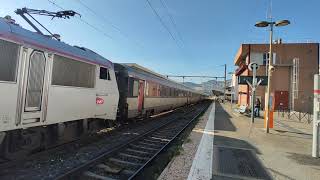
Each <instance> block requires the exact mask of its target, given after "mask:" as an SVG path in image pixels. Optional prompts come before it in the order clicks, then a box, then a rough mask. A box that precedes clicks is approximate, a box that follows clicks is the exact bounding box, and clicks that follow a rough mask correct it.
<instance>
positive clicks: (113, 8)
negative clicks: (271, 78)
mask: <svg viewBox="0 0 320 180" xmlns="http://www.w3.org/2000/svg"><path fill="white" fill-rule="evenodd" d="M1 1H2V2H1V6H0V16H2V17H3V16H5V15H11V16H12V17H13V18H14V19H15V20H16V21H17V23H19V24H20V25H22V26H23V27H25V28H27V29H31V28H30V27H29V26H28V25H27V24H26V22H25V21H24V20H23V19H22V18H21V17H18V16H17V15H15V14H14V12H13V11H14V10H15V9H16V8H21V7H28V8H34V9H46V10H49V11H58V10H60V9H59V8H58V7H56V6H54V5H53V4H52V3H50V2H49V1H47V0H24V1H22V0H10V1H9V0H6V1H4V0H1ZM51 1H53V2H55V3H56V4H58V5H59V6H61V7H63V8H64V9H72V10H74V11H76V12H78V13H80V14H81V15H82V19H83V20H84V21H86V22H88V23H90V24H91V25H93V26H94V27H96V28H98V29H99V31H97V30H95V29H93V28H92V27H90V26H88V25H87V24H85V23H83V22H82V21H80V20H79V18H71V19H54V20H51V19H50V18H49V17H39V16H36V18H37V19H38V20H39V21H40V22H41V23H43V24H44V25H45V26H46V27H47V28H48V29H50V30H51V31H52V32H54V33H58V34H60V35H61V37H62V40H63V41H65V42H67V43H69V44H71V45H79V46H85V47H87V48H90V49H92V50H94V51H96V52H98V53H99V54H101V55H103V56H104V57H106V58H108V59H110V60H111V61H113V62H135V63H138V64H140V65H143V66H145V67H148V68H150V69H152V70H154V71H156V72H159V73H161V74H179V75H211V76H222V75H223V67H222V66H221V65H223V64H225V63H226V64H227V65H228V72H231V71H232V70H233V69H234V65H233V58H234V56H235V54H236V52H237V50H238V48H239V46H240V44H241V43H265V42H267V40H268V31H267V29H263V28H256V27H254V24H255V22H256V21H259V20H265V19H266V18H267V11H268V8H269V2H270V0H162V1H163V2H165V4H166V5H167V7H168V11H169V13H170V14H171V15H172V17H173V19H174V22H175V24H176V28H175V27H174V25H173V24H172V23H171V20H170V17H169V15H168V13H167V10H166V9H165V8H164V7H163V6H162V4H161V0H149V1H150V3H151V4H152V6H153V7H154V8H155V10H156V11H157V12H158V14H159V15H160V16H161V18H162V19H163V22H164V23H165V25H166V26H167V27H168V29H170V32H171V33H172V35H173V38H174V39H175V40H173V38H172V37H171V35H170V34H169V33H168V31H167V30H166V29H165V28H164V27H163V26H162V24H161V22H160V21H159V19H158V18H157V17H156V15H155V14H154V13H153V11H152V9H151V8H150V7H149V5H148V3H147V0H80V1H81V2H82V3H83V4H85V5H87V6H88V7H90V8H91V9H93V10H94V11H95V13H96V14H98V15H99V16H96V15H95V14H94V13H92V12H90V11H89V10H88V9H86V8H85V7H84V6H83V5H82V4H81V3H79V0H51ZM319 7H320V2H319V1H317V0H308V1H301V0H281V1H279V0H278V1H273V2H272V16H273V17H274V19H289V20H290V21H291V24H290V26H286V27H281V28H276V29H275V34H274V37H275V38H282V39H283V41H284V42H301V41H302V42H306V41H313V42H318V41H319V39H320V38H319V37H320V35H319V32H320V28H319V27H320V21H318V20H317V18H318V16H319V14H318V8H319ZM115 27H116V28H115ZM119 29H120V31H119ZM177 31H178V33H177ZM179 34H180V35H181V38H180V36H179ZM181 40H182V41H181ZM186 81H197V82H199V81H204V79H202V80H198V79H195V78H190V79H186Z"/></svg>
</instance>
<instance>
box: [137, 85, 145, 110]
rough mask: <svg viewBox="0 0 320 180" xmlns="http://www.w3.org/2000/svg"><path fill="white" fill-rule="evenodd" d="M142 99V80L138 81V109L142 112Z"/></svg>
mask: <svg viewBox="0 0 320 180" xmlns="http://www.w3.org/2000/svg"><path fill="white" fill-rule="evenodd" d="M143 101H144V81H139V94H138V111H139V112H142V110H143Z"/></svg>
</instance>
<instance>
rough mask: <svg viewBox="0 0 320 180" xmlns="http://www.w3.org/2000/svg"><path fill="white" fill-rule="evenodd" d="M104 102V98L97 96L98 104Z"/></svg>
mask: <svg viewBox="0 0 320 180" xmlns="http://www.w3.org/2000/svg"><path fill="white" fill-rule="evenodd" d="M103 103H104V99H102V98H99V97H97V98H96V104H103Z"/></svg>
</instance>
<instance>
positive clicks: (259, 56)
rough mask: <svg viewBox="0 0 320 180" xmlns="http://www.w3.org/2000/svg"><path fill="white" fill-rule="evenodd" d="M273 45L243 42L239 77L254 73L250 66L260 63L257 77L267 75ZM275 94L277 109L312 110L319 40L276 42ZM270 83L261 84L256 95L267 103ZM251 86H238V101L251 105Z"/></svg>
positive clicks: (273, 90)
mask: <svg viewBox="0 0 320 180" xmlns="http://www.w3.org/2000/svg"><path fill="white" fill-rule="evenodd" d="M268 52H269V44H242V45H241V46H240V48H239V50H238V52H237V54H236V57H235V59H234V64H235V65H236V66H238V68H237V69H236V71H235V75H236V76H252V73H251V72H250V71H249V70H248V68H247V65H248V64H249V63H250V62H256V63H258V64H259V65H260V67H259V69H258V72H257V76H266V75H267V71H266V69H267V66H266V64H268V58H269V53H268ZM272 64H273V66H274V67H275V69H274V71H273V73H272V76H271V94H272V96H273V97H274V99H273V100H274V104H275V108H276V109H278V110H279V109H286V110H292V111H298V112H309V113H311V112H312V107H313V75H314V74H317V73H318V72H319V44H318V43H283V44H282V43H277V44H274V45H273V63H272ZM265 92H266V86H259V87H258V88H257V91H256V97H257V98H259V99H260V100H261V104H262V107H264V106H265V104H264V102H265V101H264V99H265ZM250 93H251V90H250V87H249V86H248V85H239V86H238V104H242V105H243V104H244V105H249V106H250Z"/></svg>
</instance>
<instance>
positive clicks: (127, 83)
mask: <svg viewBox="0 0 320 180" xmlns="http://www.w3.org/2000/svg"><path fill="white" fill-rule="evenodd" d="M114 66H115V71H116V76H117V81H118V86H119V94H120V99H119V109H120V110H121V111H120V116H121V119H127V118H134V117H138V116H150V115H153V114H157V113H159V112H162V111H165V110H170V109H173V108H176V107H179V106H183V105H186V104H191V103H195V102H197V101H200V100H201V99H203V97H204V95H203V94H201V93H199V92H197V91H195V90H193V89H191V88H189V87H187V86H185V85H183V84H180V83H177V82H174V81H172V80H169V79H167V78H166V77H164V76H162V75H160V74H158V73H155V72H153V71H151V70H149V69H146V68H144V67H142V66H139V65H137V64H117V63H115V64H114Z"/></svg>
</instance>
